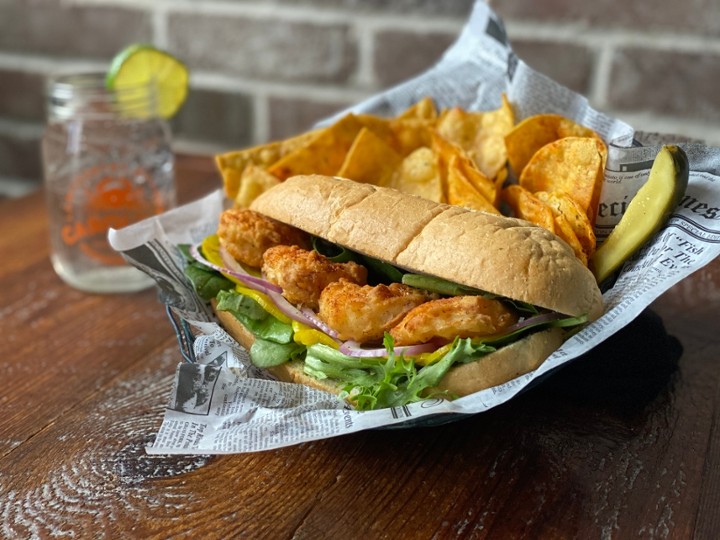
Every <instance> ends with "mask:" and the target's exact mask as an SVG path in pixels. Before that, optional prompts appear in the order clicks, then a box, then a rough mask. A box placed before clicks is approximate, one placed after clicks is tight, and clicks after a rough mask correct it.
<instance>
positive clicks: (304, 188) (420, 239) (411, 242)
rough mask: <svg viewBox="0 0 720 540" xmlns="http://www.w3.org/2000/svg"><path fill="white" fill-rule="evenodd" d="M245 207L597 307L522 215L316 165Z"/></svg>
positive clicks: (414, 263) (594, 294)
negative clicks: (328, 172) (333, 173)
mask: <svg viewBox="0 0 720 540" xmlns="http://www.w3.org/2000/svg"><path fill="white" fill-rule="evenodd" d="M250 208H251V209H252V210H255V211H257V212H260V213H262V214H264V215H266V216H268V217H271V218H273V219H277V220H278V221H282V222H283V223H287V224H288V225H293V226H295V227H297V228H299V229H302V230H304V231H306V232H308V233H310V234H313V235H315V236H319V237H321V238H324V239H326V240H328V241H330V242H333V243H335V244H339V245H341V246H344V247H346V248H348V249H350V250H353V251H357V252H359V253H362V254H364V255H368V256H370V257H374V258H376V259H381V260H383V261H386V262H388V263H391V264H394V265H396V266H399V267H401V268H403V269H405V270H408V271H412V272H415V273H424V274H430V275H434V276H437V277H440V278H443V279H447V280H450V281H454V282H456V283H459V284H462V285H466V286H469V287H474V288H477V289H481V290H483V291H486V292H490V293H493V294H497V295H500V296H505V297H507V298H510V299H513V300H520V301H522V302H527V303H529V304H533V305H536V306H539V307H543V308H546V309H550V310H553V311H557V312H560V313H563V314H566V315H571V316H580V315H585V314H587V315H588V316H589V318H590V319H595V318H597V317H598V316H600V314H601V313H602V296H601V293H600V290H599V288H598V286H597V284H596V282H595V278H594V276H593V275H592V273H591V272H590V270H588V269H587V268H586V267H585V266H584V265H583V264H582V263H581V262H580V261H579V260H578V259H577V257H576V256H575V254H574V252H573V250H572V249H571V248H570V247H569V246H568V245H567V244H566V243H565V242H564V241H563V240H561V239H560V238H558V237H557V236H555V235H554V234H553V233H551V232H549V231H547V230H546V229H543V228H541V227H539V226H537V225H534V224H532V223H529V222H527V221H523V220H520V219H515V218H509V217H504V216H496V215H492V214H486V213H484V212H478V211H474V210H468V209H465V208H461V207H458V206H451V205H446V204H441V203H436V202H433V201H430V200H427V199H423V198H420V197H417V196H413V195H409V194H406V193H402V192H400V191H397V190H394V189H390V188H383V187H378V186H374V185H370V184H362V183H358V182H353V181H351V180H347V179H343V178H337V177H330V176H322V175H301V176H294V177H291V178H288V179H287V180H285V181H284V182H282V183H281V184H279V185H277V186H275V187H273V188H271V189H269V190H268V191H266V192H264V193H263V194H262V195H260V196H259V197H258V198H257V199H255V200H254V201H253V203H252V204H251V206H250Z"/></svg>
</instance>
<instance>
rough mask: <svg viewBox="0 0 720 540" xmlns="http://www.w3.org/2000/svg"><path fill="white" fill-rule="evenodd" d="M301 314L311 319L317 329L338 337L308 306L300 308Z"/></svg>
mask: <svg viewBox="0 0 720 540" xmlns="http://www.w3.org/2000/svg"><path fill="white" fill-rule="evenodd" d="M302 312H303V315H305V317H307V318H308V319H310V320H311V321H312V326H315V327H316V328H318V329H319V330H322V331H323V332H325V333H326V334H327V335H328V336H330V337H332V338H335V339H339V338H338V333H337V332H336V331H335V330H333V329H332V328H331V327H330V326H329V325H328V324H327V323H326V322H325V321H323V320H322V319H321V318H320V317H318V316H317V314H316V313H315V312H314V311H313V310H312V309H310V308H304V309H303V310H302Z"/></svg>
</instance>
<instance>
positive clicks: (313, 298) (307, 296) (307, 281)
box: [262, 246, 367, 309]
mask: <svg viewBox="0 0 720 540" xmlns="http://www.w3.org/2000/svg"><path fill="white" fill-rule="evenodd" d="M262 271H263V274H265V278H266V279H267V280H268V281H270V282H272V283H275V284H276V285H279V286H280V287H282V289H283V292H282V294H283V296H284V297H285V298H287V300H288V301H289V302H290V303H291V304H295V305H300V306H305V307H309V308H311V309H317V308H318V300H319V299H320V293H321V292H322V290H323V289H324V288H325V287H327V285H328V284H330V283H332V282H333V281H338V280H339V279H341V278H344V279H346V280H348V281H351V282H353V283H358V284H360V285H364V284H365V283H366V282H367V269H366V268H365V267H364V266H361V265H359V264H357V263H355V262H352V261H350V262H346V263H335V262H332V261H331V260H330V259H328V258H327V257H325V256H323V255H320V253H318V252H317V251H308V250H305V249H302V248H299V247H297V246H274V247H271V248H270V249H268V250H267V251H266V252H265V254H264V255H263V266H262Z"/></svg>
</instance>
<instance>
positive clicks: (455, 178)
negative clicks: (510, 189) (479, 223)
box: [447, 155, 500, 215]
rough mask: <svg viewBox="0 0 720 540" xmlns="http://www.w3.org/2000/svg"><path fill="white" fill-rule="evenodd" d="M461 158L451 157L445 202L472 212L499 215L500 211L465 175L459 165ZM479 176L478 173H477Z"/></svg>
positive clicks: (463, 169) (457, 156)
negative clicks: (477, 211)
mask: <svg viewBox="0 0 720 540" xmlns="http://www.w3.org/2000/svg"><path fill="white" fill-rule="evenodd" d="M462 159H463V158H462V157H461V156H459V155H456V156H453V157H452V158H451V160H450V164H449V165H448V169H447V201H448V203H450V204H454V205H457V206H463V207H465V208H470V209H472V210H481V211H483V212H488V213H490V214H495V215H500V211H499V210H498V209H497V208H496V207H495V206H494V205H493V203H492V202H491V201H489V200H488V199H487V198H486V197H485V196H484V195H483V193H481V192H480V190H478V189H477V187H476V186H475V184H474V182H473V181H472V180H470V178H468V177H467V176H466V174H465V168H464V167H463V166H462V165H461V164H460V163H459V162H460V161H461V160H462ZM477 172H478V173H479V174H482V173H480V171H477Z"/></svg>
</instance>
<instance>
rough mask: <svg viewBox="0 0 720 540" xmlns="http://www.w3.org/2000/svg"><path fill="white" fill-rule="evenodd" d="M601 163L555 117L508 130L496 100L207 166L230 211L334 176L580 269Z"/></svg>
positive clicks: (277, 145)
mask: <svg viewBox="0 0 720 540" xmlns="http://www.w3.org/2000/svg"><path fill="white" fill-rule="evenodd" d="M606 158H607V148H606V146H605V144H604V143H603V141H602V139H601V138H600V137H599V136H598V135H597V134H596V133H595V132H594V131H592V130H590V129H588V128H586V127H583V126H581V125H579V124H576V123H575V122H573V121H571V120H569V119H567V118H564V117H562V116H559V115H551V114H548V115H539V116H533V117H530V118H527V119H526V120H524V121H522V122H520V123H519V124H516V123H515V119H514V113H513V109H512V106H511V105H510V103H509V102H508V100H507V98H506V97H505V96H504V95H503V96H502V103H501V106H500V108H498V109H497V110H492V111H466V110H463V109H461V108H459V107H453V108H450V109H443V110H441V111H438V110H437V108H436V107H435V105H434V103H433V101H432V100H431V99H430V98H425V99H422V100H420V101H419V102H417V103H416V104H415V105H413V106H412V107H410V108H409V109H407V110H406V111H404V112H403V113H401V114H400V115H399V116H397V117H394V118H383V117H378V116H372V115H367V114H347V115H345V116H344V117H342V118H340V119H339V120H337V121H336V122H334V123H332V124H331V125H329V126H327V127H323V128H318V129H315V130H313V131H309V132H307V133H303V134H300V135H297V136H295V137H292V138H290V139H286V140H282V141H274V142H271V143H269V144H264V145H260V146H256V147H252V148H248V149H244V150H238V151H233V152H228V153H225V154H220V155H218V156H216V163H217V166H218V168H219V170H220V172H221V174H222V176H223V182H224V187H225V192H226V194H227V196H228V197H229V198H230V199H231V200H233V201H234V204H235V205H236V206H239V207H247V206H249V205H250V203H251V202H252V201H253V200H254V199H255V198H256V197H257V196H258V195H260V194H261V193H262V192H264V191H265V190H267V189H269V188H271V187H272V186H274V185H276V184H278V183H280V182H282V181H283V180H285V179H286V178H289V177H290V176H294V175H297V174H323V175H330V176H342V177H345V178H350V179H352V180H355V181H358V182H366V183H371V184H375V185H379V186H387V187H392V188H395V189H398V190H400V191H404V192H406V193H411V194H415V195H418V196H421V197H424V198H426V199H430V200H433V201H436V202H442V203H448V204H453V205H458V206H463V207H466V208H470V209H473V210H481V211H484V212H489V213H493V214H500V213H504V214H507V215H514V216H516V217H519V218H522V219H525V220H528V221H531V222H533V223H536V224H538V225H540V226H542V227H545V228H547V229H549V230H551V231H553V232H554V233H555V234H557V235H558V236H559V237H560V238H562V239H564V240H565V241H566V242H567V243H568V244H569V245H570V246H571V247H572V248H573V249H574V250H575V253H576V255H577V256H578V258H579V259H580V260H582V261H583V262H584V263H585V264H587V261H588V259H589V257H590V256H591V255H592V253H593V251H594V250H595V235H594V233H593V223H594V219H595V215H594V214H595V209H596V208H597V204H598V200H599V196H600V188H601V186H602V179H603V171H604V168H605V161H606Z"/></svg>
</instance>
